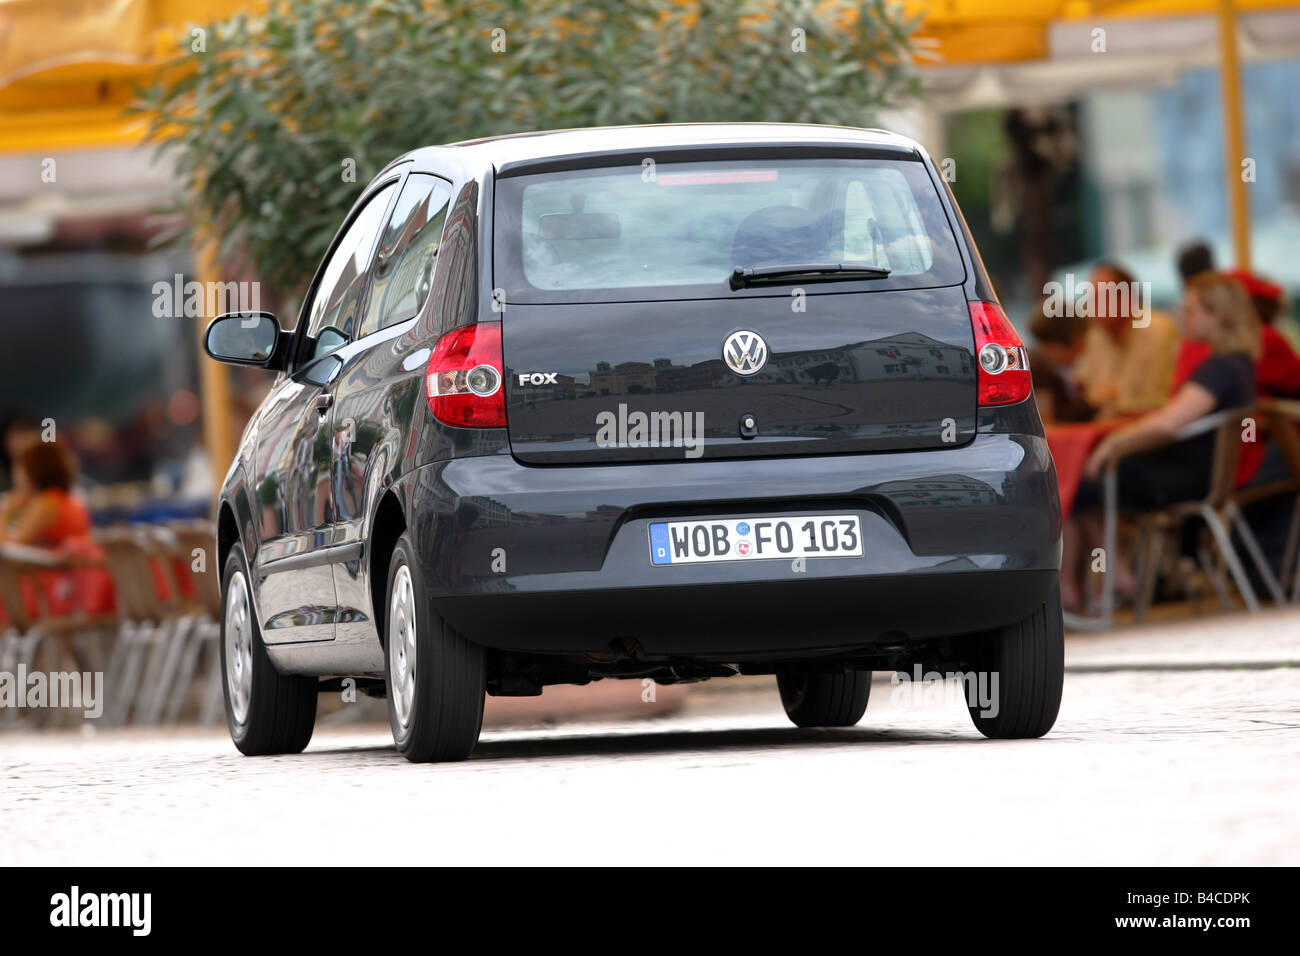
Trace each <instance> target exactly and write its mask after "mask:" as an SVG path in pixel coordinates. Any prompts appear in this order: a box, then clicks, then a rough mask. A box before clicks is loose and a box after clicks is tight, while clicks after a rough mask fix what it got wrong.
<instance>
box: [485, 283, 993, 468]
mask: <svg viewBox="0 0 1300 956" xmlns="http://www.w3.org/2000/svg"><path fill="white" fill-rule="evenodd" d="M801 304H802V307H803V308H802V310H801V311H798V312H795V311H794V310H792V308H791V296H790V294H789V292H788V291H783V292H781V293H778V294H776V295H765V296H749V297H743V298H734V299H732V298H719V299H696V300H687V301H677V302H607V303H582V304H565V305H512V306H510V307H509V308H508V309H507V310H506V314H505V319H504V331H503V340H504V351H505V363H506V383H507V385H506V387H507V394H508V396H509V401H508V403H507V416H508V421H509V426H510V443H511V448H512V450H513V452H514V455H515V457H516V458H518V459H519V460H520V461H525V462H531V463H535V464H548V463H565V462H573V463H577V462H611V461H666V460H680V459H682V458H683V456H684V453H683V450H682V449H681V448H680V447H660V448H654V447H647V448H601V447H598V446H597V443H596V439H597V425H596V421H597V417H598V416H599V415H600V414H601V413H605V412H608V413H610V414H616V413H618V411H619V406H620V405H622V406H624V407H625V408H626V409H627V410H628V411H638V410H639V411H644V412H647V413H649V412H678V413H682V414H685V415H693V416H702V418H701V419H700V420H701V421H702V422H703V425H704V436H705V442H704V451H703V457H706V458H709V459H715V458H730V457H762V456H770V455H791V454H793V455H809V454H836V453H843V452H855V451H856V452H865V451H885V450H897V449H917V448H941V447H944V446H945V445H952V444H963V443H965V442H967V441H970V439H971V437H972V436H973V435H974V433H975V411H976V404H975V357H974V340H973V335H972V332H971V324H970V312H969V308H968V306H967V303H966V296H965V293H964V291H963V289H962V288H961V287H960V286H956V287H951V288H939V289H917V290H913V291H909V292H901V291H900V292H870V293H866V292H858V293H845V294H833V293H832V294H825V293H819V294H809V295H807V296H806V298H805V299H804V300H803V301H802V303H801ZM737 329H747V330H751V331H754V332H757V333H759V334H760V335H762V336H763V338H764V340H765V341H766V343H767V347H768V349H769V351H770V355H769V357H768V360H767V364H766V365H765V366H764V367H763V369H762V370H761V371H760V372H758V373H757V374H755V375H751V376H741V375H738V374H736V373H735V372H733V371H732V370H731V369H729V368H728V367H727V365H726V363H725V362H723V360H722V343H723V341H724V340H725V339H726V337H727V336H728V335H729V334H731V333H732V332H734V331H736V330H737ZM528 371H545V372H556V373H558V382H559V385H543V386H521V385H519V379H518V377H517V376H518V374H519V373H520V372H528ZM747 413H748V414H752V416H753V417H754V418H755V419H756V422H757V433H758V434H757V436H756V437H755V438H753V439H747V438H745V437H744V436H743V435H742V434H741V432H740V428H739V422H740V418H741V416H742V415H743V414H747ZM810 443H813V444H815V448H814V447H810Z"/></svg>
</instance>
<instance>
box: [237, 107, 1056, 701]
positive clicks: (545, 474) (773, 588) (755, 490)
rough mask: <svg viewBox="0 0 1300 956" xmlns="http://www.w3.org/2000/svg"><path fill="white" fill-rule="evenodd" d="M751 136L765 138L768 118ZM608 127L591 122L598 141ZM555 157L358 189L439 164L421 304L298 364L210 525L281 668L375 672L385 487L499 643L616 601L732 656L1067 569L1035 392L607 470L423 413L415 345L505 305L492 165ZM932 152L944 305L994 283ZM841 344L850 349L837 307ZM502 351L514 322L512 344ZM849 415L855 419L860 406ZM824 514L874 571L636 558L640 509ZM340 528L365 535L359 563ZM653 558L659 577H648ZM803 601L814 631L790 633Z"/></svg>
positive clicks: (447, 586) (580, 634)
mask: <svg viewBox="0 0 1300 956" xmlns="http://www.w3.org/2000/svg"><path fill="white" fill-rule="evenodd" d="M745 129H746V130H749V129H751V128H745ZM753 129H756V130H758V131H757V132H754V133H753V135H754V136H755V137H756V138H761V137H763V136H771V135H775V134H771V133H769V132H768V131H766V130H765V129H761V128H753ZM570 135H571V134H570ZM628 135H629V136H630V135H631V134H628ZM639 135H649V136H652V137H659V136H670V135H671V136H687V135H689V134H687V133H682V132H681V131H670V132H669V133H658V132H652V133H650V134H645V133H644V132H643V133H642V134H639ZM744 135H745V136H748V135H750V134H749V133H748V132H746V133H745V134H744ZM826 135H827V136H828V137H831V136H833V135H840V134H838V133H827V134H826ZM622 138H624V137H623V136H622V134H620V133H619V131H607V132H606V133H604V134H601V135H600V141H601V143H602V144H604V146H606V147H616V146H617V143H618V142H619V141H620V140H621V139H622ZM742 138H743V136H742ZM627 148H629V149H631V148H637V149H638V150H639V151H643V147H640V146H637V147H632V146H628V147H627ZM890 148H891V149H892V148H895V147H894V146H891V147H890ZM545 154H546V147H545V146H544V144H541V143H537V142H534V141H532V140H530V139H529V138H527V137H521V138H519V139H517V140H506V141H498V142H489V143H483V144H479V145H469V146H461V147H439V148H431V149H426V150H420V151H418V152H416V153H414V154H411V155H410V156H408V157H403V158H402V159H400V160H397V161H395V162H394V164H392V165H391V166H390V168H389V169H388V170H386V171H385V172H384V173H381V174H380V176H379V177H377V178H376V182H375V184H374V185H373V186H372V187H370V190H369V191H368V192H367V193H366V194H364V195H363V197H362V199H364V198H365V196H366V195H369V194H370V193H371V192H373V190H374V189H375V188H377V187H378V186H379V184H380V183H381V182H387V181H390V180H391V179H392V177H393V175H394V173H396V174H399V175H405V172H406V171H407V170H418V171H423V172H429V173H434V174H436V175H439V176H442V177H443V178H445V179H447V180H448V181H449V182H450V183H451V184H452V188H453V195H454V197H455V200H454V208H453V211H452V213H451V214H450V215H449V217H448V225H447V229H446V231H445V233H444V237H443V247H442V251H441V253H440V256H439V264H438V268H437V272H436V274H435V277H434V287H435V294H434V295H433V296H431V302H430V305H429V306H428V307H426V308H425V310H424V312H423V313H422V314H421V315H419V316H417V317H416V318H414V319H412V320H409V321H408V322H405V323H403V324H401V325H398V326H394V327H393V328H390V329H387V330H383V331H382V332H380V333H376V334H374V335H371V336H367V337H365V338H362V339H359V340H358V341H356V342H352V343H349V344H348V345H346V346H344V348H343V349H341V350H340V351H339V352H337V353H335V355H334V357H333V358H332V365H330V366H319V367H318V368H317V369H316V370H315V371H314V372H313V371H312V370H309V369H304V368H290V369H289V371H288V372H287V373H286V374H284V375H282V376H281V378H280V379H279V380H277V385H276V388H275V392H274V394H273V396H272V398H270V399H268V401H267V402H266V403H265V404H264V406H263V408H262V409H260V410H259V413H258V414H257V415H256V416H255V417H254V419H253V420H252V421H251V422H250V423H249V426H248V429H247V430H246V432H245V435H244V437H243V439H242V440H241V443H240V448H239V452H238V456H237V458H236V461H235V462H234V463H232V466H231V469H230V472H229V474H228V476H227V479H226V481H225V483H224V485H223V488H222V491H221V496H220V501H219V505H218V508H219V513H220V515H221V517H222V518H223V522H222V523H221V527H223V528H224V527H234V528H235V529H236V533H234V534H231V535H225V536H223V537H222V538H221V539H220V544H221V545H222V546H223V547H227V548H228V547H232V546H239V547H242V548H243V549H244V551H245V554H246V555H248V556H250V566H252V567H253V568H254V583H255V588H254V592H255V593H254V603H255V605H256V606H257V613H258V615H259V619H260V620H261V621H262V622H263V626H264V629H265V633H266V635H267V640H268V642H273V643H271V644H270V651H271V654H272V658H273V660H274V661H275V662H276V664H277V666H279V667H280V668H281V669H283V670H286V671H296V672H300V673H316V674H356V675H372V676H373V675H377V674H382V671H383V652H382V647H381V644H380V639H379V634H378V629H377V621H376V618H377V616H379V615H382V613H383V608H382V606H380V607H378V608H376V607H375V606H373V604H374V602H373V601H372V599H371V594H372V593H373V591H374V588H373V581H372V561H373V560H374V556H373V555H372V554H371V553H370V535H371V533H372V531H373V525H374V521H375V515H376V512H377V511H378V510H379V507H380V503H381V501H384V500H385V499H390V500H391V501H393V502H395V503H396V505H397V507H398V508H399V509H400V513H401V514H402V515H403V516H404V520H405V522H406V523H407V525H408V526H409V527H410V530H411V533H412V535H413V537H414V538H415V540H416V541H417V545H418V549H419V551H420V554H421V555H422V564H423V570H424V573H425V575H426V581H427V584H428V586H429V589H430V590H431V593H433V594H434V595H435V597H434V600H435V601H436V602H437V604H438V609H439V610H440V611H442V612H443V613H445V614H447V615H448V616H449V617H451V618H452V619H453V621H454V622H455V623H456V624H458V626H460V627H461V628H462V629H463V630H464V632H465V633H466V634H467V635H468V636H469V637H470V638H471V639H473V640H477V641H481V642H482V643H484V644H487V645H488V646H491V647H494V648H520V649H548V650H556V649H563V650H575V651H576V650H595V651H599V650H601V649H605V648H608V646H609V642H610V640H611V639H612V638H618V637H626V636H629V635H630V634H631V632H632V631H635V630H636V629H637V628H636V626H633V625H631V624H629V623H628V616H629V615H630V614H631V615H636V614H644V615H645V616H646V617H647V619H648V620H658V622H659V623H658V624H657V625H654V626H650V625H647V626H646V627H645V628H642V630H644V631H645V633H643V634H641V635H640V638H641V640H642V641H644V643H645V646H646V647H648V648H656V649H657V650H658V651H660V652H665V653H685V654H688V655H695V656H698V657H701V658H703V657H707V656H708V655H709V654H710V653H718V654H729V655H733V656H735V657H736V658H737V659H740V658H741V657H745V656H752V654H754V653H758V654H762V653H775V652H776V651H777V650H779V649H781V648H795V647H798V648H801V649H807V648H808V647H809V646H812V645H817V644H819V643H825V642H827V641H830V642H832V643H833V644H834V645H835V646H837V647H841V648H843V647H845V646H861V645H862V644H863V643H864V642H866V643H869V642H871V641H877V640H882V639H890V636H891V634H894V635H895V636H896V633H901V632H903V631H908V629H909V627H910V632H911V633H915V634H918V635H920V634H936V633H940V632H942V633H959V632H965V631H969V630H972V629H975V628H977V627H981V626H985V625H986V624H992V623H1004V622H1006V621H1009V620H1014V619H1016V618H1017V617H1018V616H1021V615H1020V611H1021V610H1022V609H1023V607H1024V606H1026V602H1033V601H1035V600H1041V595H1042V594H1044V593H1046V592H1045V590H1044V587H1045V586H1046V585H1044V582H1045V581H1046V580H1047V579H1048V578H1049V577H1050V576H1051V575H1052V574H1054V572H1055V568H1056V567H1057V566H1058V565H1059V546H1060V544H1059V541H1060V527H1059V510H1058V507H1057V502H1056V490H1055V476H1054V474H1053V472H1052V465H1051V460H1050V457H1049V456H1048V454H1047V452H1046V446H1045V444H1044V442H1043V439H1042V427H1041V424H1040V423H1039V421H1038V416H1037V413H1036V411H1035V410H1034V409H1033V403H1032V402H1026V403H1022V404H1021V405H1018V406H1010V407H1007V408H1002V409H996V410H990V409H980V410H979V412H978V417H977V420H978V433H976V431H975V420H976V415H975V410H974V409H973V407H970V406H969V405H967V406H966V407H964V408H961V409H959V410H957V411H951V410H949V414H951V415H952V417H954V418H955V419H956V420H957V422H958V425H959V433H960V435H959V437H960V440H959V441H958V442H957V443H956V444H955V445H954V446H953V447H940V448H936V449H933V450H914V449H913V450H908V449H907V448H899V449H898V450H894V451H890V452H887V453H879V452H877V453H847V447H848V446H844V447H842V448H841V449H839V450H840V451H841V453H837V454H826V455H818V456H810V457H802V458H796V457H785V458H777V457H772V458H750V459H744V460H742V459H738V458H733V459H728V458H727V457H726V456H727V454H729V453H730V452H728V451H727V449H728V448H729V447H730V446H732V445H734V444H735V442H734V440H733V441H727V440H725V439H724V436H722V435H721V434H719V435H718V439H719V440H718V443H717V445H716V447H715V448H711V449H710V450H709V452H708V454H707V456H706V458H704V459H703V460H700V461H662V462H645V463H639V464H618V465H615V464H611V463H609V462H608V461H606V462H604V463H600V464H566V465H548V466H539V465H532V464H524V463H521V462H520V461H518V460H516V459H515V458H514V457H512V455H511V443H510V439H509V436H508V435H507V432H506V430H505V429H481V430H470V429H458V428H449V427H446V426H443V425H441V424H439V423H437V422H436V421H434V420H433V419H432V416H431V415H430V414H429V411H428V406H427V403H426V402H425V400H424V395H423V371H424V363H425V362H427V358H428V354H429V350H430V349H431V348H432V347H433V345H434V344H435V343H436V341H437V339H438V337H439V336H440V335H441V334H443V333H445V332H446V331H448V330H450V329H452V328H455V327H457V326H459V325H463V324H466V323H467V322H472V321H500V320H501V319H502V315H501V314H500V312H499V311H498V310H496V309H494V308H493V296H492V292H493V282H492V273H491V268H490V262H491V248H490V245H491V235H492V207H493V201H492V196H493V189H494V177H495V175H496V170H497V169H504V168H510V167H520V166H523V167H529V168H531V167H532V165H534V164H536V163H538V162H542V161H545ZM926 162H927V169H929V174H930V176H931V178H932V180H933V181H934V182H935V184H936V188H937V189H940V190H941V192H942V195H943V196H944V197H945V203H944V205H945V210H946V212H947V214H948V215H949V216H950V217H951V223H952V226H953V229H954V231H955V232H956V233H957V234H958V235H960V236H963V237H964V239H965V241H962V242H959V243H958V245H959V246H960V247H961V254H962V257H963V262H964V265H965V270H966V275H967V279H966V282H965V283H964V285H963V286H962V287H960V288H957V287H954V288H953V289H951V290H932V292H933V294H934V295H939V296H943V295H951V296H953V302H952V303H950V305H951V304H956V302H957V301H958V299H959V298H960V299H974V298H990V299H991V298H993V293H992V290H991V288H990V286H989V284H988V280H987V277H986V276H985V275H984V272H983V269H982V267H981V266H980V265H979V263H978V259H977V257H976V256H975V254H974V252H973V247H972V246H971V244H970V241H969V236H968V234H967V233H966V232H965V229H964V224H963V223H961V222H960V216H959V213H957V211H956V208H955V205H954V204H953V203H952V202H951V198H950V194H949V193H948V192H947V190H946V187H944V185H943V184H942V181H941V179H940V178H939V176H938V175H937V172H936V171H935V170H934V169H933V166H932V164H929V162H928V160H926ZM359 205H360V200H359V202H358V206H359ZM959 230H960V231H959ZM342 231H343V230H342V229H340V233H342ZM307 301H310V298H309V297H308V300H307ZM782 301H784V300H782ZM785 304H786V306H787V307H788V302H787V303H785ZM750 305H751V306H752V305H753V302H752V301H751V303H750ZM900 308H902V309H904V310H906V308H907V306H905V305H904V306H901V307H900ZM881 314H882V315H883V313H881ZM510 321H513V317H511V318H510ZM840 321H842V320H839V319H833V324H836V323H839V322H840ZM843 321H845V322H846V323H847V320H843ZM883 327H884V326H882V328H883ZM878 333H879V330H877V332H874V333H872V334H878ZM301 334H302V333H301V331H299V332H296V333H291V335H292V336H293V339H292V343H293V345H294V346H295V351H293V352H292V353H291V354H294V355H301V354H303V352H302V351H300V349H301V348H302V345H303V343H301V342H300V341H299V339H300V338H301ZM844 338H845V341H846V342H847V341H850V336H849V334H848V332H847V325H846V331H845V333H844ZM936 339H939V340H942V341H945V342H947V343H948V344H950V345H953V346H954V347H962V348H967V349H968V348H969V347H970V332H969V326H966V327H965V329H964V330H963V329H959V328H958V323H957V322H956V321H955V320H954V321H953V322H952V323H951V324H944V326H943V328H942V329H940V334H939V335H937V336H936ZM517 341H518V342H519V343H520V344H521V345H522V343H523V341H524V338H522V337H521V339H519V340H517ZM570 344H571V346H572V349H571V351H572V352H573V357H571V358H567V360H568V361H569V362H570V363H571V364H577V362H578V355H579V353H580V352H581V350H582V346H581V340H580V339H579V340H578V341H576V342H574V343H570ZM513 347H514V346H513V345H512V344H511V339H510V336H509V335H508V336H507V344H506V349H507V361H509V360H510V354H511V353H510V350H511V349H512V348H513ZM780 347H781V348H786V347H787V346H785V345H782V346H780ZM685 351H686V352H694V351H695V349H694V348H691V349H687V350H685ZM557 354H559V353H557ZM561 357H564V356H561ZM670 357H671V356H670ZM602 360H603V359H602ZM681 360H684V359H679V361H681ZM530 361H531V359H530ZM582 361H586V357H583V358H582ZM322 394H330V395H333V396H334V402H333V405H332V407H331V408H330V409H329V410H328V411H327V414H326V415H324V416H323V417H322V416H321V415H320V414H319V412H317V410H316V409H315V405H314V402H315V399H316V398H317V397H318V396H320V395H322ZM512 401H516V399H515V398H514V397H513V396H512ZM516 411H517V409H516V408H514V407H513V406H512V409H511V421H512V423H513V421H514V415H515V414H516ZM859 411H860V412H861V413H863V414H864V415H867V416H869V414H870V408H869V406H868V405H867V404H865V403H864V404H863V406H862V408H861V409H859ZM936 411H938V409H937V408H930V409H927V410H926V415H927V416H930V417H933V414H934V413H935V412H936ZM882 420H883V416H881V419H880V420H865V419H864V420H863V421H859V422H855V423H854V429H856V430H854V431H852V434H851V437H850V438H849V439H848V440H849V442H859V443H861V442H864V441H865V442H866V445H869V444H870V441H871V440H872V436H871V434H870V426H872V425H877V424H881V421H882ZM864 425H865V426H868V427H867V429H866V431H865V432H864V431H863V430H862V428H861V426H864ZM778 434H779V430H778ZM927 440H928V439H927ZM523 444H525V445H527V444H530V442H523ZM543 444H544V443H543ZM823 447H826V448H829V447H830V445H829V443H826V444H825V445H824V446H823ZM859 447H866V446H865V445H860V446H859ZM534 450H537V449H536V448H534ZM715 451H716V452H717V453H716V454H715ZM522 454H523V455H525V456H526V455H527V454H528V452H527V451H526V450H524V451H523V452H522ZM824 507H833V508H835V509H841V508H852V509H854V510H856V511H857V512H858V513H859V514H860V515H861V516H862V519H863V521H864V528H870V529H872V532H873V544H872V547H871V549H870V550H869V553H868V556H867V557H866V558H865V559H864V560H865V562H866V564H865V567H864V566H862V565H857V566H850V565H848V564H845V563H844V561H843V559H830V560H825V561H810V562H808V563H807V568H806V569H805V570H804V571H803V572H796V571H793V570H792V569H791V568H790V567H789V565H788V564H786V563H784V562H761V563H757V564H749V565H743V566H736V565H716V566H711V567H707V568H706V569H705V570H703V571H701V572H700V573H699V574H697V575H689V572H688V571H687V569H683V568H680V567H679V568H659V569H655V568H651V567H650V565H649V558H648V544H647V542H646V540H645V533H644V524H645V522H646V521H647V520H648V519H649V518H650V517H652V516H659V515H662V516H681V515H689V514H725V513H736V512H739V511H745V512H746V513H750V512H756V511H777V512H779V511H800V510H809V509H813V510H823V509H824ZM348 545H354V546H355V545H360V548H361V553H360V555H357V554H356V549H355V547H347V546H348ZM340 546H343V547H340ZM321 548H329V549H339V550H331V552H329V553H330V554H331V555H338V556H339V557H340V560H338V561H328V562H326V563H324V564H318V565H311V566H309V567H299V568H296V569H295V568H293V567H292V564H293V562H290V565H289V566H288V567H286V568H285V569H283V570H281V571H279V572H277V571H276V570H275V564H274V562H275V560H276V559H283V558H285V557H291V556H294V555H302V554H306V553H310V552H312V551H314V550H317V549H321ZM496 548H501V549H503V550H504V555H505V570H504V571H501V572H497V571H494V570H492V552H493V550H494V549H496ZM221 557H222V558H224V555H221ZM382 570H386V568H384V569H382ZM695 570H699V569H695ZM864 570H867V571H868V573H867V574H866V575H863V573H862V572H863V571H864ZM657 571H662V572H667V575H668V576H667V577H665V576H662V575H657V576H652V574H653V572H657ZM688 576H689V581H688ZM277 578H279V580H277ZM909 614H910V615H911V619H910V624H909V620H908V615H909ZM814 619H815V621H816V626H815V627H812V626H808V627H804V628H792V627H791V622H792V621H796V620H803V621H805V622H807V621H811V620H814ZM995 619H996V620H995ZM719 622H722V624H723V625H727V624H729V625H730V626H720V624H719ZM272 623H274V624H277V625H278V624H288V625H290V626H286V627H279V626H277V627H270V626H269V625H271V624H272ZM746 641H748V642H749V643H748V644H746Z"/></svg>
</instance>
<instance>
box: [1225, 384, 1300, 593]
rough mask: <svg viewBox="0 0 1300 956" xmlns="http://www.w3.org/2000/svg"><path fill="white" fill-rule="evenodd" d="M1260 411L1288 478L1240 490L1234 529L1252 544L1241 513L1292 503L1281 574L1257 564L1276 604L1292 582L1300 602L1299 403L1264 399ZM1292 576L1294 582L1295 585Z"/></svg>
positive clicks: (1234, 505)
mask: <svg viewBox="0 0 1300 956" xmlns="http://www.w3.org/2000/svg"><path fill="white" fill-rule="evenodd" d="M1259 410H1260V414H1261V418H1262V419H1263V420H1262V421H1261V426H1262V428H1261V431H1262V432H1263V433H1265V434H1267V435H1268V438H1269V441H1271V442H1273V443H1275V444H1276V445H1277V446H1278V448H1279V450H1280V451H1281V452H1282V458H1283V460H1284V461H1285V462H1286V466H1287V472H1288V474H1287V476H1286V477H1285V478H1279V479H1277V480H1275V481H1270V482H1267V483H1264V484H1260V485H1248V486H1246V487H1245V488H1239V489H1237V490H1236V491H1235V492H1233V494H1232V509H1233V515H1234V518H1235V527H1236V528H1237V529H1238V531H1239V532H1240V533H1242V536H1243V540H1247V541H1253V540H1254V538H1253V535H1251V532H1250V527H1249V525H1248V524H1247V523H1246V519H1245V517H1244V515H1242V513H1241V509H1242V508H1244V507H1246V506H1247V505H1250V504H1254V503H1255V502H1257V501H1265V500H1268V499H1270V498H1278V497H1289V498H1292V499H1293V505H1292V511H1291V523H1290V526H1289V528H1288V529H1287V536H1286V545H1285V547H1284V548H1283V551H1282V563H1281V567H1280V568H1279V569H1278V574H1277V575H1276V576H1274V575H1273V569H1272V568H1271V567H1269V566H1268V564H1267V562H1262V561H1260V562H1257V564H1256V566H1257V567H1258V569H1259V573H1260V576H1261V578H1263V579H1264V581H1265V582H1267V586H1268V588H1269V591H1270V593H1271V594H1272V596H1273V599H1274V601H1276V602H1277V603H1278V604H1282V603H1284V602H1285V601H1286V598H1287V595H1286V589H1287V586H1288V582H1291V584H1290V586H1291V595H1290V598H1291V600H1292V601H1300V401H1297V400H1294V399H1276V398H1266V399H1261V400H1260V402H1259ZM1293 574H1294V576H1295V577H1294V581H1292V575H1293Z"/></svg>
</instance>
